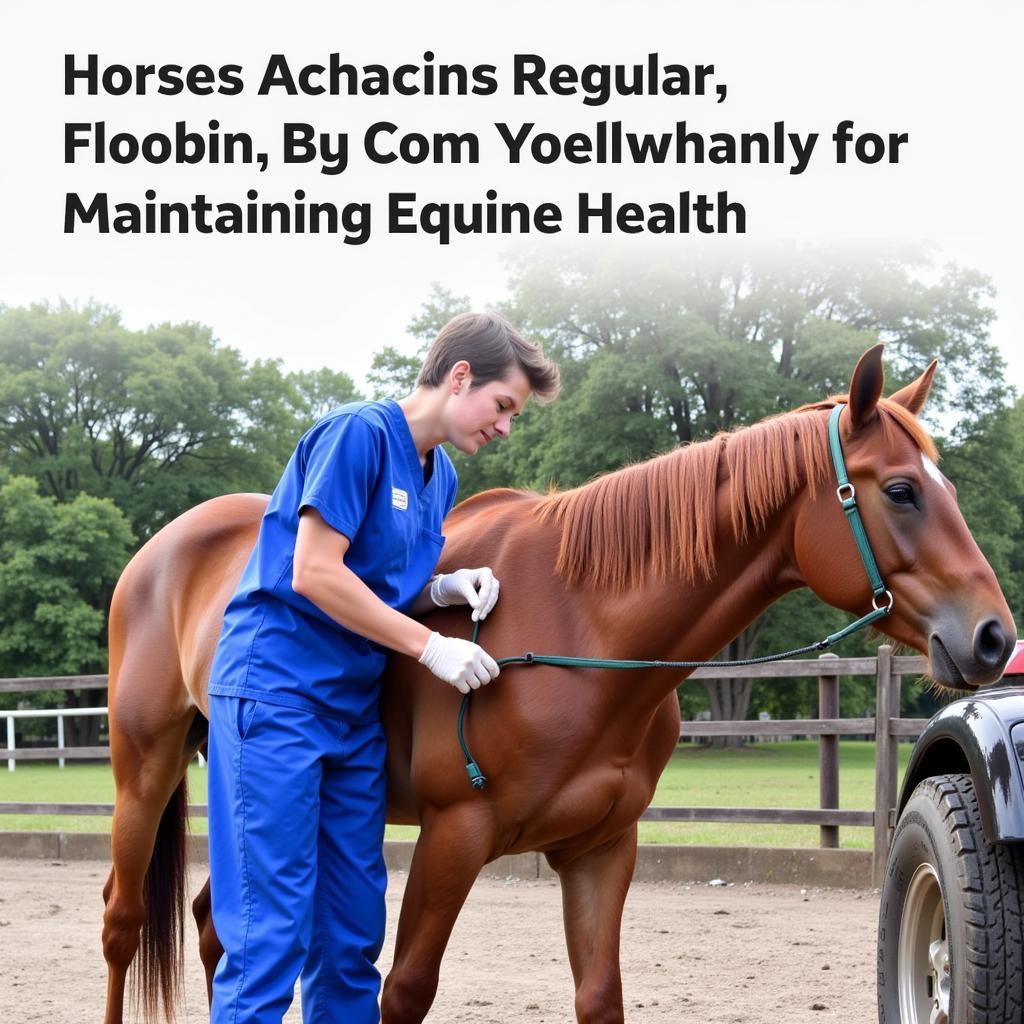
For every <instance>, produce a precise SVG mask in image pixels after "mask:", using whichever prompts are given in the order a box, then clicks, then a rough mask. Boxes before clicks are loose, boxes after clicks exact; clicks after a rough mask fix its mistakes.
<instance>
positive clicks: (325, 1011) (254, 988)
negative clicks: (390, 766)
mask: <svg viewBox="0 0 1024 1024" xmlns="http://www.w3.org/2000/svg"><path fill="white" fill-rule="evenodd" d="M385 751H386V746H385V741H384V730H383V728H382V726H381V724H380V723H379V722H372V723H369V724H364V725H348V724H345V723H343V722H340V721H338V720H337V719H333V718H328V717H326V716H321V715H315V714H312V713H310V712H308V711H299V710H296V709H294V708H288V707H282V706H279V705H275V704H268V703H265V702H263V701H256V700H249V699H246V698H235V697H223V696H211V697H210V737H209V781H208V788H209V797H208V800H209V815H210V879H211V882H210V886H211V897H212V900H213V921H214V925H215V926H216V929H217V935H218V936H219V938H220V940H221V943H222V945H223V946H224V955H223V957H221V960H220V963H219V964H218V965H217V970H216V972H215V974H214V978H213V1006H212V1009H211V1013H210V1020H211V1024H242V1022H245V1024H257V1022H258V1024H264V1022H266V1024H270V1022H274V1024H280V1021H281V1018H282V1017H283V1016H284V1014H285V1012H286V1011H287V1009H288V1007H289V1005H290V1004H291V1001H292V993H293V991H294V987H295V979H296V978H297V977H299V975H300V973H301V977H302V1019H303V1021H304V1022H305V1024H328V1022H334V1021H344V1022H345V1024H376V1022H378V1021H379V1020H380V1010H379V1008H378V1003H377V997H378V993H379V990H380V975H379V974H378V972H377V968H376V967H375V966H374V965H375V963H376V960H377V957H378V956H379V954H380V949H381V945H382V943H383V940H384V891H385V888H386V886H387V873H386V871H385V868H384V856H383V842H384V816H385V810H386V802H387V789H386V780H385V774H384V763H385Z"/></svg>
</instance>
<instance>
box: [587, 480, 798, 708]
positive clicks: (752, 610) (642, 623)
mask: <svg viewBox="0 0 1024 1024" xmlns="http://www.w3.org/2000/svg"><path fill="white" fill-rule="evenodd" d="M721 497H722V501H721V502H720V504H719V507H720V508H723V509H726V510H727V508H728V505H727V502H728V495H722V496H721ZM798 500H799V499H797V500H794V501H793V502H791V503H790V504H789V506H788V507H787V508H785V509H783V510H781V511H780V512H778V513H776V514H775V515H774V516H772V517H771V518H770V519H769V521H768V522H767V523H766V524H765V525H764V528H763V529H761V530H760V531H758V532H757V533H756V534H754V535H752V536H751V537H750V538H749V539H748V540H747V541H746V542H745V543H744V544H742V545H739V544H737V543H736V542H735V540H734V539H733V536H732V531H731V528H730V527H729V524H728V513H727V511H726V512H724V513H723V514H722V516H720V520H721V521H720V522H719V524H718V529H717V531H716V536H717V537H718V538H719V541H718V543H717V545H716V550H715V571H714V575H713V577H712V578H711V579H709V580H706V581H705V580H700V581H698V582H696V583H691V582H688V581H686V580H684V579H682V578H681V577H676V578H669V579H664V580H656V579H652V580H649V581H648V582H647V583H646V584H645V585H644V586H643V587H642V588H639V589H635V590H632V591H630V592H629V593H626V594H623V595H620V596H609V595H607V594H603V595H592V597H591V599H590V600H588V602H587V604H588V611H589V614H590V616H591V617H592V620H593V626H594V632H595V634H596V635H599V636H601V637H602V638H603V642H602V649H604V650H605V651H614V652H615V653H607V654H606V655H604V656H606V657H621V658H642V659H645V660H652V659H660V660H667V661H704V660H707V659H709V658H711V657H713V656H714V655H715V654H716V653H717V652H718V651H720V650H722V649H723V648H724V647H725V646H726V645H727V644H728V643H729V642H730V641H731V640H732V639H733V638H735V637H736V636H738V635H739V634H740V633H741V632H742V631H743V630H744V629H745V628H746V627H747V626H749V625H750V624H751V623H752V622H753V621H754V620H755V619H756V618H757V617H758V616H759V615H760V614H761V613H762V612H764V611H765V609H767V608H768V607H769V606H770V605H771V604H772V603H773V602H774V601H776V600H777V599H778V598H780V597H781V596H782V595H783V594H785V593H787V592H788V591H790V590H794V589H796V588H797V587H799V586H801V585H802V580H801V579H800V577H799V574H798V572H797V570H796V567H795V564H794V562H793V557H792V548H793V544H792V537H793V523H794V520H795V517H796V511H797V503H798ZM623 674H627V673H623ZM670 675H671V673H663V674H662V675H660V676H659V678H660V679H661V680H663V681H664V683H665V687H666V690H668V689H671V688H672V686H673V685H674V683H673V679H675V680H678V675H674V676H672V678H668V677H669V676H670Z"/></svg>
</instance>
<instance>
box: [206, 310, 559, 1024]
mask: <svg viewBox="0 0 1024 1024" xmlns="http://www.w3.org/2000/svg"><path fill="white" fill-rule="evenodd" d="M558 386H559V385H558V370H557V368H556V367H555V366H554V365H553V364H552V363H550V362H549V361H548V360H547V359H545V358H544V356H543V354H542V352H541V351H540V349H539V348H538V347H537V346H536V345H534V344H532V343H530V342H528V341H526V340H525V339H524V338H522V337H521V336H520V335H519V333H518V332H517V331H516V330H515V329H514V328H513V327H512V326H511V324H509V323H508V322H507V321H506V320H504V319H502V318H501V317H499V316H496V315H493V314H463V315H461V316H457V317H455V319H453V320H451V321H450V322H449V323H448V324H446V325H445V327H444V328H443V329H442V330H441V332H440V334H439V335H438V337H437V339H436V340H435V341H434V343H433V345H432V346H431V348H430V350H429V352H428V354H427V357H426V360H425V362H424V364H423V366H422V369H421V370H420V374H419V377H418V380H417V385H416V389H415V390H414V391H413V393H412V394H411V395H409V396H408V397H407V398H405V399H403V400H402V401H400V402H393V401H390V400H387V401H383V402H353V403H351V404H349V405H345V406H342V407H341V408H340V409H337V410H335V411H334V412H331V413H329V414H328V415H326V416H325V417H323V419H321V420H319V421H318V422H317V423H316V424H315V425H314V426H313V427H312V428H311V429H310V430H309V431H308V432H307V433H306V434H305V435H304V436H303V437H302V439H301V440H300V441H299V443H298V447H297V448H296V449H295V452H294V454H293V455H292V457H291V459H290V460H289V462H288V465H287V466H286V468H285V471H284V474H283V475H282V477H281V480H280V482H279V483H278V485H277V488H276V489H275V490H274V493H273V495H272V496H271V499H270V503H269V505H268V506H267V510H266V513H265V514H264V516H263V520H262V523H261V525H260V532H259V536H258V539H257V541H256V546H255V548H254V550H253V552H252V555H251V557H250V559H249V562H248V564H247V566H246V568H245V571H244V573H243V575H242V578H241V581H240V583H239V585H238V588H237V590H236V591H235V594H234V596H233V597H232V599H231V601H230V603H229V605H228V608H227V611H226V612H225V615H224V625H223V629H222V632H221V636H220V640H219V642H218V645H217V650H216V654H215V656H214V661H213V665H212V668H211V671H210V687H209V692H210V733H209V773H208V776H209V815H210V875H211V892H212V899H213V919H214V924H215V927H216V930H217V933H218V936H219V937H220V940H221V943H222V944H223V946H224V950H225V952H224V955H223V956H222V957H221V960H220V963H219V964H218V966H217V970H216V973H215V975H214V981H213V1007H212V1012H211V1020H212V1021H213V1022H214V1024H241V1022H245V1024H255V1022H260V1024H263V1022H271V1021H273V1022H275V1024H277V1022H280V1020H281V1018H282V1017H283V1016H284V1014H285V1012H286V1011H287V1009H288V1007H289V1005H290V1003H291V1001H292V993H293V990H294V986H295V980H296V978H298V977H300V976H301V983H302V1016H303V1020H304V1021H305V1022H307V1024H311V1022H312V1024H317V1022H319V1024H326V1022H330V1021H342V1020H343V1021H345V1022H346V1024H369V1022H376V1021H378V1020H379V1018H380V1013H379V1009H378V1002H377V999H378V992H379V989H380V975H379V973H378V971H377V968H376V966H375V964H376V960H377V957H378V955H379V954H380V950H381V945H382V943H383V939H384V892H385V887H386V883H387V875H386V871H385V867H384V858H383V839H384V817H385V810H386V795H387V794H386V788H387V787H386V778H385V751H386V746H385V739H384V732H383V728H382V725H381V722H380V715H379V711H378V698H379V694H380V679H381V674H382V673H383V671H384V667H385V663H386V659H387V654H388V651H389V650H390V651H397V652H398V653H400V654H404V655H407V656H410V657H414V658H417V659H419V661H420V662H421V663H422V664H423V665H425V666H426V667H427V668H428V669H429V670H430V671H431V672H432V673H433V674H434V675H435V676H437V677H438V679H440V680H442V681H443V682H445V683H448V684H450V685H452V686H454V687H456V688H457V689H458V690H459V691H460V692H462V693H468V692H469V690H470V689H471V688H472V689H475V688H476V687H479V686H482V685H484V684H486V683H488V682H490V681H491V680H492V679H494V678H495V677H496V676H497V675H498V666H497V664H496V663H495V661H494V659H493V658H491V657H490V655H488V654H487V652H486V651H484V650H483V649H482V648H481V647H479V646H477V645H476V644H474V643H471V642H470V641H468V640H463V639H460V638H457V637H449V636H442V635H440V634H438V633H436V632H432V631H431V630H430V629H429V627H427V626H425V625H423V623H421V622H418V621H417V620H416V618H415V616H417V615H420V614H422V613H424V612H426V611H428V610H429V609H430V608H431V607H433V606H435V605H437V606H442V607H443V606H446V605H451V604H468V605H470V606H471V607H472V618H473V619H474V620H476V619H483V618H485V617H486V616H487V614H488V613H489V612H490V611H491V609H492V608H493V607H494V604H495V602H496V601H497V599H498V592H499V585H498V580H496V579H495V578H494V575H493V573H492V572H491V570H490V569H488V568H462V569H458V570H457V571H455V572H452V573H447V574H441V575H434V570H435V568H436V565H437V562H438V559H439V558H440V555H441V550H442V547H443V546H444V537H443V536H442V534H441V530H442V523H443V521H444V518H445V516H446V515H447V514H448V512H449V511H450V509H451V508H452V505H453V504H454V502H455V495H456V491H457V489H458V480H457V478H456V474H455V469H454V467H453V466H452V463H451V460H450V459H449V457H448V455H447V454H446V453H445V451H444V449H443V448H442V447H441V445H442V443H443V442H448V443H449V444H452V445H454V446H455V447H456V448H458V449H459V450H460V451H462V452H465V453H466V454H468V455H473V454H475V453H476V452H478V451H479V450H480V449H481V448H483V447H484V446H485V445H486V444H489V443H491V442H492V441H494V440H495V439H497V438H504V437H508V434H509V431H510V429H511V425H512V420H513V419H514V418H515V417H516V416H517V415H518V414H519V413H520V412H521V411H522V409H523V407H524V405H525V404H526V401H527V399H528V398H529V396H530V394H531V393H535V394H537V396H538V398H540V399H541V400H545V399H551V398H553V397H554V396H555V394H556V393H557V391H558Z"/></svg>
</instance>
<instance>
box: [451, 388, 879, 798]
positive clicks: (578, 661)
mask: <svg viewBox="0 0 1024 1024" xmlns="http://www.w3.org/2000/svg"><path fill="white" fill-rule="evenodd" d="M844 408H845V406H844V405H842V404H840V405H837V406H836V407H835V408H834V409H833V410H832V414H831V416H830V417H829V423H828V432H829V450H830V452H831V454H832V465H833V467H834V468H835V471H836V479H837V480H838V481H839V486H838V487H837V488H836V496H837V497H838V499H839V502H840V504H841V505H842V508H843V512H845V513H846V518H847V521H848V522H849V523H850V528H851V530H852V531H853V537H854V540H855V541H856V543H857V550H858V551H859V552H860V557H861V561H862V562H863V563H864V569H865V571H866V572H867V575H868V579H869V580H870V582H871V590H872V598H871V604H872V610H871V611H870V612H868V613H867V615H862V616H861V617H860V618H859V619H857V620H856V621H855V622H851V623H850V624H849V625H848V626H844V627H843V628H842V629H840V630H838V631H837V632H835V633H829V635H828V636H826V637H825V638H824V639H822V640H819V641H817V643H813V644H807V646H806V647H794V648H793V649H792V650H790V651H780V652H779V653H778V654H766V655H764V657H761V658H743V659H741V660H739V661H622V660H618V659H607V658H570V657H565V656H562V655H557V654H534V653H533V652H532V651H528V652H527V653H526V654H519V655H513V656H512V657H509V658H499V659H498V666H499V668H500V667H503V666H505V665H558V666H561V667H563V668H614V669H643V668H687V669H694V668H722V667H735V668H739V667H742V666H745V665H765V664H767V663H768V662H771V661H783V660H784V659H786V658H795V657H798V656H799V655H801V654H811V653H814V652H815V651H825V650H828V648H830V647H833V646H834V645H835V644H837V643H839V641H840V640H845V639H846V638H847V637H848V636H850V635H851V634H852V633H856V632H857V631H858V630H861V629H864V627H865V626H870V625H871V624H872V623H874V622H877V621H878V620H879V619H881V618H884V617H885V616H886V615H888V614H889V612H890V611H892V604H893V598H892V594H891V593H890V592H889V591H888V590H887V589H886V586H885V583H884V582H883V581H882V576H881V573H880V572H879V571H878V563H877V562H876V561H875V556H874V552H873V551H872V550H871V543H870V541H869V540H868V535H867V530H866V529H865V528H864V522H863V520H862V519H861V515H860V510H859V509H858V508H857V497H856V493H855V491H854V487H853V484H851V483H850V480H849V477H848V476H847V473H846V462H845V460H844V459H843V447H842V444H841V443H840V440H839V415H840V413H841V412H842V411H843V409H844ZM844 491H845V492H848V493H846V495H845V496H844ZM883 596H884V597H886V598H888V601H887V602H886V603H884V604H880V603H879V599H880V598H882V597H883ZM479 635H480V623H479V621H477V622H476V623H474V626H473V643H476V642H477V638H478V637H479ZM471 696H472V691H471V692H470V693H467V694H465V695H464V696H463V698H462V703H461V705H460V706H459V718H458V735H459V746H461V747H462V753H463V754H464V755H465V757H466V774H467V775H468V776H469V781H470V783H471V784H472V786H473V788H474V789H484V788H486V786H487V776H486V775H484V773H483V772H482V771H481V770H480V766H479V765H478V764H477V763H476V760H475V759H474V758H473V755H472V754H471V753H470V752H469V747H468V745H467V744H466V737H465V731H464V724H465V721H466V712H467V711H468V710H469V698H470V697H471Z"/></svg>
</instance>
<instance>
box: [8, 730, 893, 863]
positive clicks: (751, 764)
mask: <svg viewBox="0 0 1024 1024" xmlns="http://www.w3.org/2000/svg"><path fill="white" fill-rule="evenodd" d="M911 749H912V745H911V744H909V743H901V744H900V745H899V772H900V776H901V777H902V774H903V772H904V770H905V769H906V765H907V761H908V759H909V757H910V751H911ZM874 792H875V745H874V743H861V742H844V743H840V744H839V806H840V807H841V808H844V809H849V810H870V809H871V808H872V806H873V804H874ZM113 799H114V783H113V779H112V778H111V775H110V767H109V766H108V765H92V764H89V765H83V764H74V763H71V764H69V765H68V767H66V768H64V769H60V768H58V767H57V766H56V765H50V764H35V763H23V764H20V765H19V766H18V769H17V771H15V772H7V771H5V770H3V768H0V801H2V802H14V801H17V802H24V801H32V802H35V803H111V802H113ZM189 799H190V800H191V801H192V802H193V803H197V804H198V803H205V802H206V771H205V769H203V768H199V767H198V766H196V765H193V766H192V767H191V768H190V769H189ZM653 803H654V804H655V805H660V806H663V807H699V806H704V807H817V806H818V744H817V742H815V741H813V740H807V741H803V740H798V741H794V742H787V743H755V744H751V745H750V746H748V747H744V748H741V749H738V750H710V749H708V748H705V747H693V746H689V745H687V746H681V747H680V748H679V749H678V750H677V751H676V753H675V755H674V756H673V758H672V760H671V762H670V763H669V765H668V767H667V768H666V769H665V772H664V774H663V775H662V777H661V781H660V783H659V784H658V791H657V793H656V794H655V797H654V801H653ZM192 828H193V831H195V832H199V833H204V832H206V819H205V818H196V819H193V822H192ZM0 830H8V831H43V832H56V831H64V832H108V831H109V830H110V819H109V818H106V817H98V816H85V815H82V816H77V815H76V816H68V815H40V814H0ZM416 833H417V829H416V828H415V827H411V826H390V825H389V826H388V830H387V836H388V838H389V839H409V838H414V837H415V836H416ZM839 835H840V842H841V845H842V846H843V848H844V849H865V850H867V849H870V848H871V838H872V837H871V830H870V829H867V828H843V829H840V832H839ZM640 841H641V842H643V843H686V844H691V845H709V846H817V845H818V828H817V827H816V826H813V825H726V824H718V823H701V822H694V823H685V824H684V823H678V824H677V823H673V822H643V823H641V825H640Z"/></svg>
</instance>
